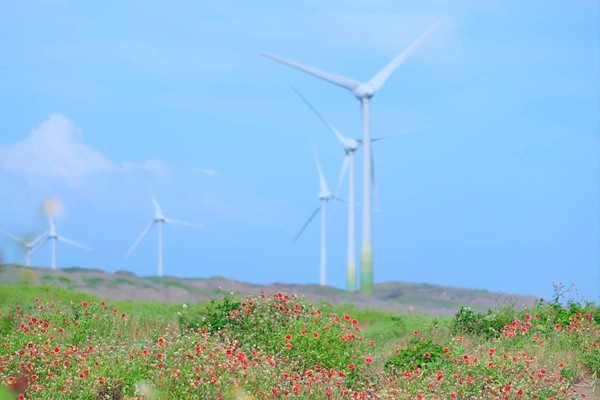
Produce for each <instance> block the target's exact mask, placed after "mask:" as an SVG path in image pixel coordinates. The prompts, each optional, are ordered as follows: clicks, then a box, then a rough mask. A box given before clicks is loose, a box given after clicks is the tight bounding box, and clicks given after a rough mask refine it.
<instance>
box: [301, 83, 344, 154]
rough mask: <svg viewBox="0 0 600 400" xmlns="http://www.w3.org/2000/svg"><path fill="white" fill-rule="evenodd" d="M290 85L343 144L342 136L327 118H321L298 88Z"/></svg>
mask: <svg viewBox="0 0 600 400" xmlns="http://www.w3.org/2000/svg"><path fill="white" fill-rule="evenodd" d="M290 86H291V88H292V90H293V91H294V92H296V94H297V95H298V96H299V97H300V98H301V99H302V101H303V102H304V104H306V105H307V106H308V108H310V109H311V110H312V112H314V113H315V114H316V115H317V117H319V119H320V120H321V121H322V122H323V123H324V124H325V126H326V127H327V128H328V129H329V130H330V131H331V132H333V134H334V135H335V137H336V138H337V140H338V141H339V142H340V144H341V145H342V146H343V145H344V136H343V135H342V134H341V133H340V132H339V131H338V130H337V129H336V128H335V126H333V125H331V124H330V123H329V122H327V120H325V118H323V116H322V115H321V113H319V112H318V111H317V109H316V108H315V107H314V106H313V105H312V104H311V103H310V102H309V101H308V100H307V99H306V97H304V96H303V95H302V93H300V91H299V90H298V89H296V88H295V87H294V86H292V85H290Z"/></svg>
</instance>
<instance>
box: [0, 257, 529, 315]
mask: <svg viewBox="0 0 600 400" xmlns="http://www.w3.org/2000/svg"><path fill="white" fill-rule="evenodd" d="M0 282H2V283H27V284H32V285H34V284H48V285H54V286H58V287H63V288H68V289H73V290H79V291H83V292H87V293H90V294H93V295H96V296H98V297H102V298H105V299H112V300H126V299H127V300H145V301H156V302H181V303H190V302H205V301H209V300H211V299H214V298H219V297H220V296H221V295H223V293H227V292H234V293H236V294H237V295H238V296H246V295H249V294H252V295H257V294H259V293H260V292H261V291H264V292H270V291H276V290H277V291H281V292H286V293H290V294H292V293H293V294H297V295H298V296H302V297H304V298H305V299H306V300H307V301H309V302H312V303H315V304H317V303H322V302H325V303H330V304H352V305H354V306H355V307H357V308H361V309H366V308H369V309H377V310H384V311H391V312H399V313H418V314H429V315H440V316H442V315H454V314H456V312H457V311H458V310H459V309H460V307H461V306H469V307H472V308H474V309H477V310H480V311H487V310H489V309H494V308H497V307H500V306H505V305H507V306H514V307H516V308H522V307H531V306H533V305H534V304H535V303H536V302H537V301H538V300H539V299H538V298H537V297H535V296H529V295H515V294H506V293H498V292H491V291H487V290H476V289H465V288H457V287H449V286H439V285H432V284H427V283H409V282H381V283H376V284H375V285H374V291H373V292H374V294H373V295H372V296H363V295H361V294H359V293H348V292H346V291H344V290H341V289H337V288H333V287H328V286H327V287H322V286H319V285H316V284H314V285H313V284H306V285H303V284H292V283H281V282H275V283H272V284H269V285H260V284H253V283H245V282H240V281H236V280H234V279H228V278H224V277H211V278H207V279H200V278H177V277H170V276H166V277H160V278H159V277H142V276H138V275H136V274H134V273H132V272H128V271H116V272H114V273H112V272H106V271H102V270H100V269H84V268H76V267H74V268H63V269H56V270H52V269H50V268H45V267H25V266H20V265H15V264H3V265H0Z"/></svg>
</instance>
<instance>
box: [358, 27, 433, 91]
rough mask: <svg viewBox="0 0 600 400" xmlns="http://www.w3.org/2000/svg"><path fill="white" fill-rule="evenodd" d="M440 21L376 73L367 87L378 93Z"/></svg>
mask: <svg viewBox="0 0 600 400" xmlns="http://www.w3.org/2000/svg"><path fill="white" fill-rule="evenodd" d="M441 21H442V20H441V19H438V20H437V21H436V22H435V23H434V24H433V25H431V27H430V28H429V29H427V31H425V33H423V34H422V35H421V36H419V37H418V38H417V39H415V40H414V41H413V42H412V43H411V44H410V45H409V46H408V47H407V48H406V49H404V51H403V52H401V53H400V54H398V55H397V56H396V57H395V58H394V59H393V60H392V61H391V62H390V63H389V64H388V65H386V66H385V67H383V68H382V69H381V71H379V72H378V73H377V75H375V76H374V77H373V78H371V80H370V81H369V83H368V85H370V86H371V88H372V90H373V93H375V92H376V91H378V90H379V89H380V88H381V87H382V86H383V84H384V83H385V82H386V81H387V80H388V78H389V77H390V76H391V75H392V74H393V73H394V71H396V69H397V68H398V67H399V66H400V64H402V63H403V62H404V61H406V59H407V58H408V57H410V56H411V55H412V53H413V52H414V51H415V50H416V49H417V48H418V47H419V46H420V45H421V43H422V42H423V41H424V40H425V39H426V38H427V37H428V36H429V35H430V34H431V33H432V32H433V31H434V30H435V29H436V28H437V27H438V25H439V24H440V23H441Z"/></svg>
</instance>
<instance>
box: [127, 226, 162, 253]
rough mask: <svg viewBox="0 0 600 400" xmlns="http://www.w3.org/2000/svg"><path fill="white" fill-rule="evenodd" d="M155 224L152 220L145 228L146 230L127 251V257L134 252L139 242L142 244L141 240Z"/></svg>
mask: <svg viewBox="0 0 600 400" xmlns="http://www.w3.org/2000/svg"><path fill="white" fill-rule="evenodd" d="M154 224H155V222H154V221H152V222H150V224H149V225H148V226H147V227H146V229H144V231H143V232H142V234H141V235H140V237H139V238H138V239H137V240H136V241H135V242H134V243H133V245H132V246H131V248H130V249H129V251H128V252H127V254H126V255H125V258H127V257H129V256H130V255H131V253H133V251H134V250H135V248H136V247H137V246H138V244H140V242H141V241H142V240H143V239H144V238H145V237H146V235H147V234H148V232H150V229H152V226H154Z"/></svg>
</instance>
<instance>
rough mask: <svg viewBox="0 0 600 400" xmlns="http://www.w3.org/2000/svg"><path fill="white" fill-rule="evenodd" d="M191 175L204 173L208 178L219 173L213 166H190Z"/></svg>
mask: <svg viewBox="0 0 600 400" xmlns="http://www.w3.org/2000/svg"><path fill="white" fill-rule="evenodd" d="M192 175H204V176H208V177H209V178H216V177H217V176H219V175H221V174H219V171H217V170H216V169H213V168H198V167H197V168H192Z"/></svg>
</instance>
